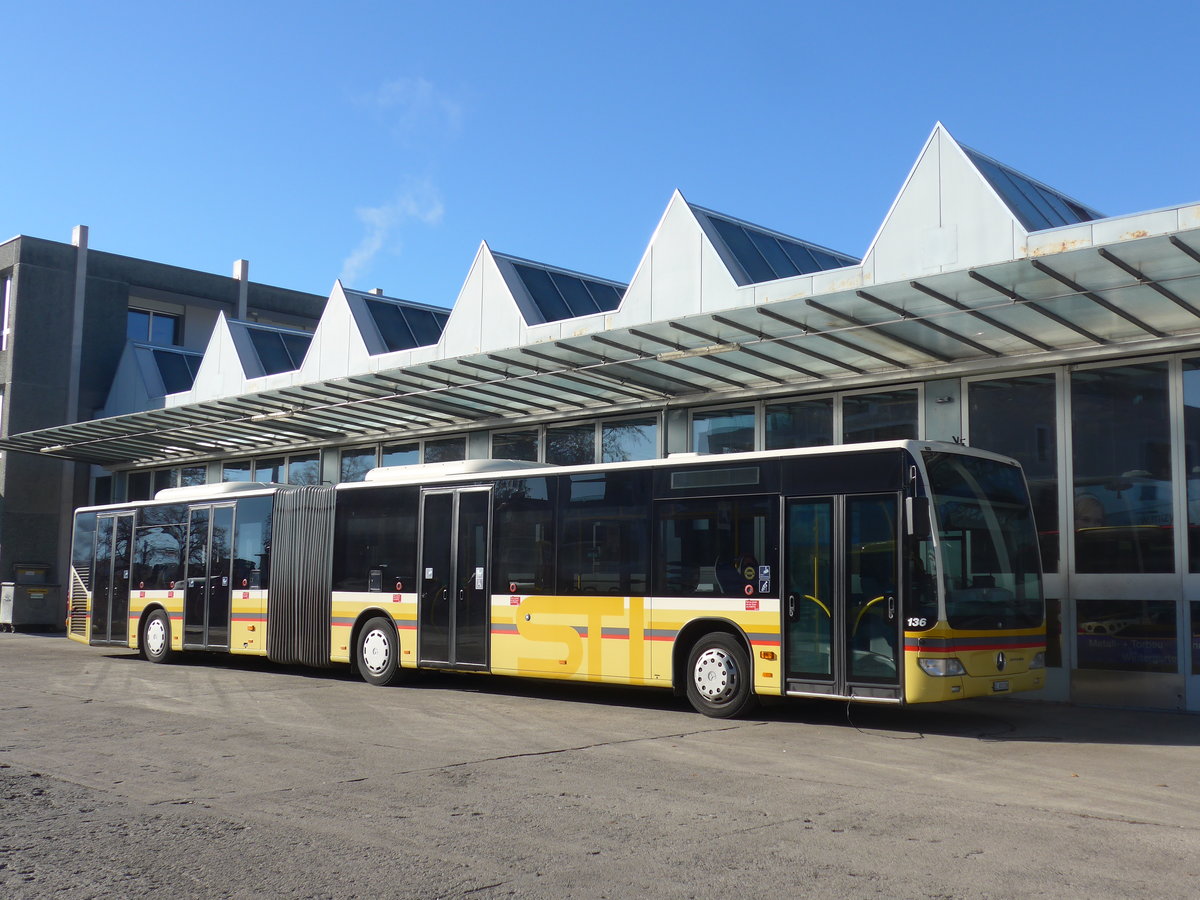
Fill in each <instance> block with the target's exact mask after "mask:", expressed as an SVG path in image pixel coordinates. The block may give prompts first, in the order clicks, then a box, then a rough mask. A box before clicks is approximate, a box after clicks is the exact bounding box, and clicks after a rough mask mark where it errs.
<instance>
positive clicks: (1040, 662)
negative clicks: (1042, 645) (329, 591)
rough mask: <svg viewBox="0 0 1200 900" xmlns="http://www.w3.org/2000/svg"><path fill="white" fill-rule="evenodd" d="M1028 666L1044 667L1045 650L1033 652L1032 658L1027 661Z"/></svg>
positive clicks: (1033, 667) (1032, 667) (1034, 667)
mask: <svg viewBox="0 0 1200 900" xmlns="http://www.w3.org/2000/svg"><path fill="white" fill-rule="evenodd" d="M1029 668H1031V669H1044V668H1046V654H1045V652H1042V653H1035V654H1033V659H1031V660H1030V661H1029Z"/></svg>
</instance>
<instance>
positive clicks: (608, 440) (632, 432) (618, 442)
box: [600, 418, 658, 462]
mask: <svg viewBox="0 0 1200 900" xmlns="http://www.w3.org/2000/svg"><path fill="white" fill-rule="evenodd" d="M657 458H658V419H656V418H650V419H627V420H623V421H620V422H601V423H600V461H601V462H630V461H632V460H642V459H657Z"/></svg>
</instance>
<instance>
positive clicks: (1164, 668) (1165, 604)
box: [1075, 600, 1179, 672]
mask: <svg viewBox="0 0 1200 900" xmlns="http://www.w3.org/2000/svg"><path fill="white" fill-rule="evenodd" d="M1075 603H1076V607H1075V609H1076V618H1077V621H1078V623H1079V626H1078V629H1077V631H1076V635H1075V640H1076V648H1077V650H1078V653H1077V657H1078V666H1079V668H1081V669H1106V670H1109V671H1118V672H1175V671H1177V669H1178V667H1179V654H1178V651H1177V649H1176V646H1175V603H1174V602H1173V601H1171V600H1077V601H1075Z"/></svg>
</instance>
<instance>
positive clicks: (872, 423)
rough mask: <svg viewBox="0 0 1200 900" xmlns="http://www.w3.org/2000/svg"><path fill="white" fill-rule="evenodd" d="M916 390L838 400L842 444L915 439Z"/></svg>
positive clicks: (853, 395)
mask: <svg viewBox="0 0 1200 900" xmlns="http://www.w3.org/2000/svg"><path fill="white" fill-rule="evenodd" d="M917 397H918V393H917V389H916V388H907V389H904V390H898V391H881V392H879V393H875V394H851V395H849V396H847V397H843V398H842V443H844V444H860V443H864V442H867V441H902V440H916V439H917V438H918V437H919V436H920V435H918V434H917V427H918V426H917V423H918V421H919V419H918V414H917Z"/></svg>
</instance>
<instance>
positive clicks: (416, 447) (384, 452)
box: [379, 441, 421, 466]
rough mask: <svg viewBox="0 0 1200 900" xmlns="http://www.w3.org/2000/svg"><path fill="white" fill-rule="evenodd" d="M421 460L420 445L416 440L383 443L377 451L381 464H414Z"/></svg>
mask: <svg viewBox="0 0 1200 900" xmlns="http://www.w3.org/2000/svg"><path fill="white" fill-rule="evenodd" d="M420 461H421V445H420V444H418V443H417V442H416V441H411V442H409V443H406V444H384V445H383V447H382V448H381V449H380V451H379V465H381V466H415V465H416V464H417V463H419V462H420Z"/></svg>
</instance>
